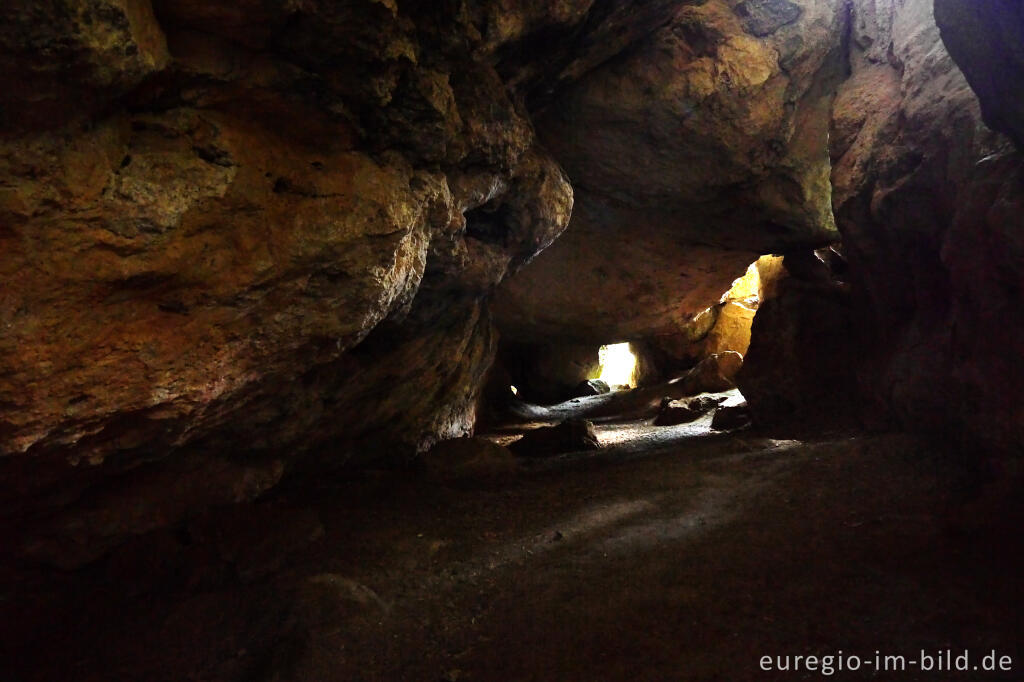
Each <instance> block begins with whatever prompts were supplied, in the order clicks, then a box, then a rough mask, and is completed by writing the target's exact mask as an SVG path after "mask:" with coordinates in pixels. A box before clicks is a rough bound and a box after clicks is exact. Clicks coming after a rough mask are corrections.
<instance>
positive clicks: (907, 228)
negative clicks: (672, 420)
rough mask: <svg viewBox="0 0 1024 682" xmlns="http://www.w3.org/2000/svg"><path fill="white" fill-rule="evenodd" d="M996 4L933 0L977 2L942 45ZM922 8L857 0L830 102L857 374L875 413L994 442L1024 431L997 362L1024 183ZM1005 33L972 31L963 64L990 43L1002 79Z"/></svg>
mask: <svg viewBox="0 0 1024 682" xmlns="http://www.w3.org/2000/svg"><path fill="white" fill-rule="evenodd" d="M1000 4H1001V3H988V2H984V3H970V4H969V9H968V4H967V3H956V2H938V3H936V6H937V9H942V10H943V12H940V17H942V16H945V17H947V18H948V17H951V16H953V15H952V14H951V12H952V10H953V9H954V6H959V7H960V11H961V12H964V11H966V12H967V13H969V14H971V15H975V13H976V15H975V17H974V19H972V20H971V21H970V22H967V23H965V24H964V25H963V26H962V27H961V26H958V27H957V28H955V29H954V28H952V25H951V24H950V25H948V26H946V27H945V34H944V37H947V41H948V42H950V45H951V48H952V49H953V52H954V54H955V55H956V54H959V53H960V52H961V49H963V46H962V45H960V44H958V43H957V42H956V41H957V40H960V39H961V38H962V37H963V36H966V35H969V34H970V35H975V36H976V35H977V34H976V33H973V34H972V33H971V31H972V30H974V28H975V27H977V25H978V23H977V22H982V23H984V22H987V21H989V20H990V19H991V18H992V17H993V16H994V15H993V13H992V12H993V11H995V8H996V7H997V6H999V5H1000ZM931 5H932V3H931V2H927V1H925V0H914V1H913V2H906V3H903V4H901V5H897V6H892V5H890V4H889V3H881V2H868V1H864V2H858V3H855V4H854V21H853V27H854V31H853V36H852V38H853V44H852V46H851V67H852V75H851V77H850V79H849V80H848V81H846V82H845V83H844V84H843V85H842V87H841V88H840V90H839V95H838V98H837V100H836V104H835V116H834V121H833V136H832V140H833V145H832V154H833V157H834V158H835V169H834V171H833V175H832V181H833V201H834V204H835V210H836V219H837V223H838V226H839V229H840V231H841V232H842V233H843V243H844V251H845V254H846V256H847V257H848V259H849V262H850V279H851V282H852V284H853V295H854V298H853V303H854V310H855V314H856V318H855V319H856V324H855V330H856V332H857V333H858V338H857V343H858V358H857V359H856V364H857V365H858V366H859V383H860V386H861V390H862V392H863V393H864V394H865V396H866V397H867V400H868V403H869V413H870V417H871V420H872V421H873V422H875V423H879V422H882V423H886V422H887V423H889V424H893V423H895V424H898V425H900V426H902V427H906V428H915V429H923V430H925V431H929V432H932V433H941V434H944V435H946V436H953V437H955V438H957V439H963V442H965V443H973V444H974V445H973V446H972V447H973V448H977V447H979V444H980V446H981V447H991V448H997V449H1001V450H1004V451H1006V450H1008V449H1012V448H1013V447H1014V446H1013V443H1019V442H1020V441H1021V437H1022V435H1024V434H1022V432H1021V430H1020V429H1021V427H1022V424H1024V422H1022V421H1021V418H1020V417H1021V415H1020V408H1019V405H1020V404H1021V400H1020V393H1019V391H1020V386H1021V385H1022V383H1021V379H1022V378H1024V377H1022V375H1021V374H1020V369H1019V368H1017V367H1015V366H1011V363H1010V361H1009V360H1008V358H1011V357H1016V356H1018V355H1019V342H1017V341H1014V340H1013V339H1015V338H1019V336H1020V334H1019V331H1020V330H1022V329H1024V324H1022V321H1021V319H1020V315H1019V312H1018V311H1019V308H1020V306H1019V302H1018V297H1017V294H1016V293H1015V292H1016V291H1017V290H1018V288H1019V283H1020V277H1019V267H1017V266H1011V265H1010V264H1011V263H1020V262H1021V258H1022V256H1024V250H1022V249H1021V247H1020V243H1019V239H1018V238H1016V237H1013V236H1012V235H1011V234H1010V233H1011V232H1013V233H1014V234H1016V232H1015V230H1016V229H1017V228H1015V227H1014V226H1015V225H1020V217H1019V216H1020V214H1019V212H1015V210H1014V209H1013V208H1012V207H1013V206H1015V205H1019V202H1020V201H1021V199H1020V197H1021V196H1022V192H1024V188H1022V186H1021V184H1020V179H1019V171H1018V170H1017V169H1018V168H1019V167H1020V157H1019V155H1018V154H1017V153H1015V152H1013V151H1012V148H1011V146H1010V145H1009V143H1008V141H1007V140H1006V139H1005V138H1002V137H1001V136H999V135H996V134H994V133H992V132H991V131H989V130H988V129H987V128H986V127H985V125H984V124H983V123H982V118H981V115H980V109H979V105H978V99H977V97H976V96H975V93H974V92H973V91H972V90H971V88H970V86H969V85H968V80H967V79H965V78H964V76H963V74H961V72H960V70H959V69H958V68H957V66H956V64H954V62H953V60H952V59H951V58H950V56H949V54H948V53H947V52H946V49H945V47H944V45H943V42H942V40H941V39H940V33H939V29H938V28H937V26H936V24H935V20H934V17H933V15H932V9H931ZM1003 5H1005V3H1003ZM1012 30H1014V28H1013V25H1012V22H1010V23H1009V24H1007V25H1006V26H1005V27H1003V28H1002V29H994V28H993V31H992V32H991V33H986V38H985V39H984V40H981V39H974V40H972V41H971V42H972V43H973V46H972V47H971V48H970V51H971V55H972V56H967V57H965V58H964V65H965V68H967V70H968V73H971V72H972V71H974V70H975V67H976V66H977V63H976V60H977V59H982V60H985V59H987V58H986V57H984V56H982V55H984V54H986V53H989V52H991V53H992V54H996V53H998V54H999V55H1001V57H1000V60H995V59H993V62H992V63H989V67H990V68H993V69H996V70H998V71H999V72H1000V79H1001V80H1002V81H1003V82H1006V83H1009V82H1015V79H1014V78H1013V76H1012V75H1011V74H1013V73H1017V74H1020V73H1021V72H1020V71H1019V70H1017V71H1014V70H1013V69H1012V68H1009V67H1007V64H1008V63H1011V62H1012V61H1013V59H1014V57H1013V55H1014V54H1015V49H1016V48H1010V47H1006V48H1002V47H1000V42H1001V41H1002V40H1003V38H1004V37H1005V36H1006V35H1007V32H1009V31H1012ZM890 46H891V47H890ZM996 61H998V65H997V64H996V63H995V62H996ZM1000 65H1001V66H1000ZM989 73H994V71H992V72H989ZM980 76H981V74H978V73H975V74H974V75H973V76H972V82H973V81H976V80H977V79H978V78H979V77H980ZM979 94H980V95H981V96H982V98H983V102H984V103H985V107H986V109H987V110H989V111H992V112H995V111H999V112H1004V113H1000V114H999V115H1000V116H1003V115H1006V116H1008V118H1005V119H1001V120H1005V122H1007V125H1003V126H1002V128H1003V129H1004V130H1007V131H1008V132H1012V131H1013V128H1012V127H1010V125H1008V123H1009V122H1010V121H1012V120H1014V119H1013V116H1012V115H1011V114H1009V113H1006V112H1008V111H1009V109H1007V108H1006V105H1007V102H1006V101H1004V100H1003V99H1002V98H1001V96H999V95H998V93H995V94H994V93H990V92H988V91H987V90H986V89H985V88H979ZM993 115H995V114H993ZM993 122H994V124H995V119H993ZM968 235H969V236H968ZM997 281H998V282H1001V284H996V282H997ZM982 292H984V293H982ZM982 310H985V311H987V312H985V313H984V314H981V311H982ZM752 407H753V405H752Z"/></svg>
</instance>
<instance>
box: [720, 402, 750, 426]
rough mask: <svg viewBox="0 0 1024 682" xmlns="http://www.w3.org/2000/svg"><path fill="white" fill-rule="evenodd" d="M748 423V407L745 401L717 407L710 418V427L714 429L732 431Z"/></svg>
mask: <svg viewBox="0 0 1024 682" xmlns="http://www.w3.org/2000/svg"><path fill="white" fill-rule="evenodd" d="M748 424H750V408H749V407H747V404H746V403H740V404H738V405H725V406H723V407H719V408H718V409H717V410H715V415H714V416H713V417H712V418H711V428H712V429H714V430H715V431H732V430H733V429H739V428H743V427H744V426H747V425H748Z"/></svg>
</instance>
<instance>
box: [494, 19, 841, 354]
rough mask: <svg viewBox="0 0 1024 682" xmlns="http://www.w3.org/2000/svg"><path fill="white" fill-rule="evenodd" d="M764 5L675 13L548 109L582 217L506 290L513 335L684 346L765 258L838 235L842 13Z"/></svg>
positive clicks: (547, 136)
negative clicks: (697, 321) (679, 337)
mask: <svg viewBox="0 0 1024 682" xmlns="http://www.w3.org/2000/svg"><path fill="white" fill-rule="evenodd" d="M762 4H763V3H743V4H741V5H737V4H736V3H727V2H725V1H724V0H712V1H710V2H707V3H704V4H702V5H700V6H698V7H683V8H680V10H679V11H678V12H677V14H676V15H675V17H674V19H673V20H672V21H671V22H670V23H669V24H667V25H666V26H665V27H663V28H662V29H661V30H659V31H658V32H657V33H655V34H653V35H652V36H651V37H650V38H649V39H647V40H646V41H644V42H642V43H641V44H640V45H638V46H637V47H636V48H634V49H633V50H632V51H630V53H629V54H628V55H626V56H624V57H622V58H620V59H617V60H613V61H611V62H609V63H607V64H606V65H604V66H602V67H601V68H598V69H595V70H594V71H592V72H591V73H590V74H588V75H587V76H586V77H584V78H583V79H581V80H580V81H579V82H578V83H577V84H575V85H574V86H573V87H571V88H569V89H568V90H567V91H566V92H565V93H564V94H563V95H561V96H560V97H558V98H557V99H555V100H554V101H553V102H552V103H551V105H550V106H549V107H547V109H546V110H545V112H544V115H543V116H542V117H541V118H540V119H539V121H538V126H539V130H540V134H541V137H542V139H543V140H544V141H545V142H546V143H547V145H548V146H549V147H550V148H551V149H552V151H553V153H554V154H555V155H556V156H557V158H558V159H559V160H560V161H561V162H562V163H563V165H564V166H565V168H566V170H567V172H568V174H569V177H570V178H571V179H572V181H573V183H574V186H575V188H576V208H575V211H574V214H573V219H572V224H571V227H570V228H569V229H568V230H567V231H566V233H565V234H564V235H563V236H562V237H561V238H560V239H559V240H558V241H557V242H556V243H555V244H553V245H552V247H551V248H550V249H547V250H546V251H544V252H543V253H541V254H540V255H539V256H538V257H537V258H536V259H535V260H534V261H533V262H532V263H531V264H530V265H529V266H527V267H526V268H524V269H523V271H522V272H521V273H519V274H518V275H517V276H515V277H513V278H511V279H509V280H507V281H506V282H505V283H504V284H503V286H502V287H501V289H500V290H499V296H498V307H497V311H498V316H499V321H500V323H501V326H502V328H503V330H506V332H507V333H508V334H512V335H516V336H518V337H521V338H523V339H530V338H532V339H558V338H561V337H564V336H569V337H571V338H573V339H574V340H576V341H579V342H583V341H587V342H592V343H607V342H613V341H621V340H625V339H637V340H638V339H640V338H643V337H647V336H655V335H672V334H679V333H680V331H681V330H682V329H683V328H684V327H685V326H686V325H687V323H688V322H689V321H690V320H691V319H692V318H693V316H694V315H696V314H697V313H699V312H700V311H702V310H704V309H706V308H707V307H708V306H710V305H712V304H714V303H715V302H716V301H717V300H718V299H719V297H720V296H721V295H722V293H723V292H724V291H725V290H727V289H728V288H729V285H730V284H731V282H732V281H733V280H735V279H736V278H737V277H739V276H740V275H742V274H743V272H744V270H745V269H746V268H747V266H748V265H749V264H750V263H751V262H752V261H753V260H755V259H756V258H757V256H758V255H759V254H761V253H765V252H771V251H780V250H784V249H785V248H788V247H791V246H795V245H816V246H820V245H824V244H826V243H828V242H830V241H834V240H835V239H836V236H837V234H836V232H835V227H834V224H833V221H832V213H831V208H830V205H829V202H828V175H829V159H828V155H827V153H826V149H827V135H828V121H829V102H830V95H829V92H828V91H827V87H826V83H827V78H826V76H827V75H829V74H830V73H831V71H832V70H835V69H837V68H838V66H839V61H838V59H837V55H838V53H837V50H838V46H839V42H838V37H839V34H840V30H839V27H840V26H841V24H842V13H841V12H837V11H836V9H835V7H834V6H833V4H832V3H829V2H817V1H814V2H803V3H800V5H799V6H798V5H794V4H793V3H780V4H783V5H785V6H786V7H787V8H788V11H787V12H783V14H782V15H771V13H768V14H766V13H765V12H767V9H765V8H763V7H761V5H762ZM755 7H756V8H759V9H757V10H756V11H755V9H754V8H755ZM770 15H771V16H770Z"/></svg>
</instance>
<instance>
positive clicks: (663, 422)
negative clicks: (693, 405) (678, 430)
mask: <svg viewBox="0 0 1024 682" xmlns="http://www.w3.org/2000/svg"><path fill="white" fill-rule="evenodd" d="M702 416H704V413H702V412H700V411H699V410H693V409H690V408H689V406H687V405H686V404H685V403H683V402H682V401H679V400H671V401H668V402H667V403H666V404H664V405H662V407H661V410H659V411H658V416H657V417H655V418H654V425H655V426H675V425H677V424H689V423H690V422H692V421H695V420H697V419H700V418H701V417H702Z"/></svg>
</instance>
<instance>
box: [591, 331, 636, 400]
mask: <svg viewBox="0 0 1024 682" xmlns="http://www.w3.org/2000/svg"><path fill="white" fill-rule="evenodd" d="M598 362H599V364H600V373H599V374H598V375H597V376H596V377H594V378H595V379H598V380H599V381H603V382H605V383H606V384H607V385H608V388H609V390H612V391H621V390H626V389H630V388H636V365H637V359H636V355H635V354H634V353H633V348H632V346H630V344H629V342H628V341H627V342H623V343H612V344H608V345H605V346H601V347H600V348H599V349H598Z"/></svg>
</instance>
